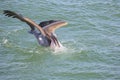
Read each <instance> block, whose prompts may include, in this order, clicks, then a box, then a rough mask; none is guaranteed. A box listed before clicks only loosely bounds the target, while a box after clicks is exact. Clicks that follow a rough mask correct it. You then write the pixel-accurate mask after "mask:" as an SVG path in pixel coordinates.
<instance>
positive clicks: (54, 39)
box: [51, 34, 60, 47]
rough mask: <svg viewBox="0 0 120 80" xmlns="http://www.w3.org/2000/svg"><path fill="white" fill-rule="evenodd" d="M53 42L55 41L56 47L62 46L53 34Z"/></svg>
mask: <svg viewBox="0 0 120 80" xmlns="http://www.w3.org/2000/svg"><path fill="white" fill-rule="evenodd" d="M51 41H53V43H54V45H55V46H58V47H60V44H59V42H58V40H57V38H56V37H55V36H54V35H53V34H51Z"/></svg>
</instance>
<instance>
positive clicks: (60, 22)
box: [44, 21, 67, 35]
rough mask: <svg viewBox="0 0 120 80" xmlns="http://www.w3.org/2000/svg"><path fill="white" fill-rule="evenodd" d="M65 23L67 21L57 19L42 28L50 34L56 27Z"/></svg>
mask: <svg viewBox="0 0 120 80" xmlns="http://www.w3.org/2000/svg"><path fill="white" fill-rule="evenodd" d="M65 25H67V22H65V21H57V22H54V23H51V24H49V25H47V26H45V27H44V30H45V32H46V33H47V34H49V35H50V34H51V33H53V32H54V31H55V30H56V29H58V28H60V27H62V26H65Z"/></svg>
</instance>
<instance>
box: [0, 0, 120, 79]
mask: <svg viewBox="0 0 120 80" xmlns="http://www.w3.org/2000/svg"><path fill="white" fill-rule="evenodd" d="M4 9H8V10H12V11H15V12H18V13H21V14H22V15H24V16H27V17H29V18H31V19H32V20H34V21H35V22H37V23H39V22H40V21H44V20H51V19H60V20H65V21H67V22H68V23H69V24H68V25H67V26H65V27H62V28H60V29H58V30H57V31H56V34H57V35H58V39H59V40H60V42H61V43H62V44H63V45H64V46H65V47H66V48H67V50H65V51H62V52H58V53H54V52H53V51H51V50H50V49H49V48H44V47H41V46H39V44H38V43H37V40H36V39H35V38H34V36H33V35H31V34H28V32H27V31H29V30H30V29H29V27H28V25H26V24H25V23H23V22H21V21H19V20H17V19H13V18H8V17H5V16H4V15H3V14H2V13H3V11H2V10H4ZM0 80H120V0H0Z"/></svg>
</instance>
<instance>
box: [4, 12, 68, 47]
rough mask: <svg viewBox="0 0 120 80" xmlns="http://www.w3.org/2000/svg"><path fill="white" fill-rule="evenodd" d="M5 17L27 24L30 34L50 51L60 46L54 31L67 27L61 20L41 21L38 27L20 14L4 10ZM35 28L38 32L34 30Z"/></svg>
mask: <svg viewBox="0 0 120 80" xmlns="http://www.w3.org/2000/svg"><path fill="white" fill-rule="evenodd" d="M4 14H5V16H8V17H12V18H17V19H19V20H21V21H23V22H25V23H27V24H28V25H29V26H30V28H31V31H30V33H32V34H34V35H35V37H36V38H37V40H38V42H39V44H40V45H41V46H46V47H48V46H50V47H51V48H52V49H55V48H56V47H57V48H60V47H61V46H62V45H61V43H60V42H59V41H58V39H57V37H56V35H55V33H54V32H55V30H56V29H57V28H60V27H62V26H64V25H67V22H65V21H61V20H49V21H43V22H41V23H40V24H39V25H38V24H36V23H35V22H34V21H32V20H31V19H29V18H27V17H23V16H22V15H21V14H17V13H15V12H13V11H10V10H4ZM35 28H37V29H38V30H39V31H40V32H37V31H36V30H35Z"/></svg>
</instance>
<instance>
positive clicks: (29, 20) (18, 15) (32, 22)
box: [4, 10, 46, 36]
mask: <svg viewBox="0 0 120 80" xmlns="http://www.w3.org/2000/svg"><path fill="white" fill-rule="evenodd" d="M4 14H5V16H8V17H13V18H17V19H19V20H21V21H23V22H26V23H27V24H28V25H29V26H30V27H31V28H32V29H33V30H34V27H36V28H37V29H38V30H39V31H40V32H41V33H42V34H43V35H44V36H45V35H46V34H45V32H44V30H43V29H42V28H41V27H40V26H39V25H37V24H36V23H35V22H34V21H32V20H31V19H29V18H26V17H23V16H22V15H20V14H17V13H15V12H13V11H9V10H4ZM33 26H34V27H33Z"/></svg>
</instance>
